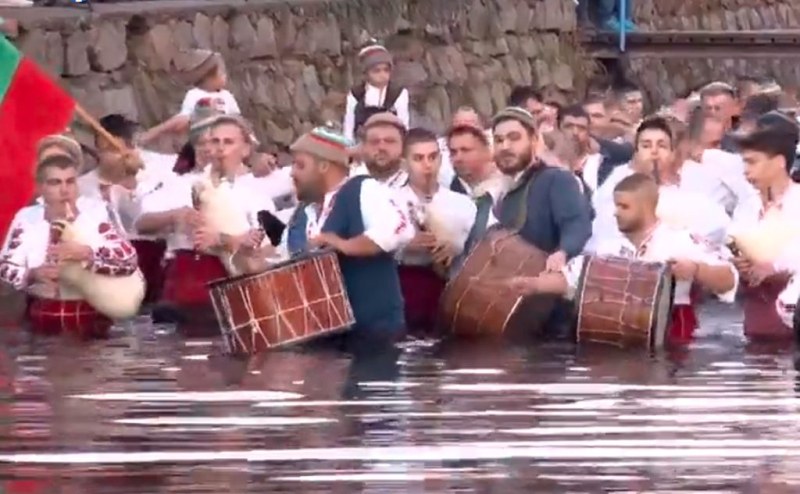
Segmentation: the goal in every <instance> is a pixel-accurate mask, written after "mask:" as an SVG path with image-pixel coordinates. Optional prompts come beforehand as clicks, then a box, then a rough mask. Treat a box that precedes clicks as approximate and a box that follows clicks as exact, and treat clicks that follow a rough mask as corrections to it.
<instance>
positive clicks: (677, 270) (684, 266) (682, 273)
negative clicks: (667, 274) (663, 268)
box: [669, 259, 699, 281]
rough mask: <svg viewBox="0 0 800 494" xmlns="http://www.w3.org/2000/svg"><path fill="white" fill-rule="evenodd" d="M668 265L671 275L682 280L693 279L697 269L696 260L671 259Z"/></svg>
mask: <svg viewBox="0 0 800 494" xmlns="http://www.w3.org/2000/svg"><path fill="white" fill-rule="evenodd" d="M669 267H670V270H671V271H672V274H673V276H675V278H676V279H679V280H682V281H693V280H694V278H695V277H696V276H697V271H698V269H699V265H698V264H697V263H696V262H694V261H689V260H687V259H671V260H670V261H669Z"/></svg>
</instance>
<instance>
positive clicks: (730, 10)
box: [626, 0, 800, 104]
mask: <svg viewBox="0 0 800 494" xmlns="http://www.w3.org/2000/svg"><path fill="white" fill-rule="evenodd" d="M633 4H634V19H635V21H636V24H637V26H638V27H639V29H641V30H643V31H703V30H710V31H759V30H769V29H800V1H797V0H769V1H764V0H699V1H693V2H686V1H682V0H635V1H634V2H633ZM626 69H627V70H626V72H627V73H628V75H629V77H630V78H631V79H633V80H634V81H636V82H638V83H639V84H640V85H641V87H643V88H644V90H645V92H646V93H648V96H649V99H650V100H651V102H653V103H654V104H662V103H665V102H668V101H670V100H672V99H674V98H676V97H683V96H686V95H687V94H688V93H689V92H691V91H692V90H695V89H697V88H698V87H701V86H702V85H704V84H706V83H708V82H711V81H715V80H724V81H728V82H732V81H733V80H734V79H735V78H736V77H737V76H741V75H749V76H768V77H773V78H775V80H777V81H778V82H779V83H781V84H783V85H785V86H789V87H798V86H800V64H797V63H794V62H793V61H792V62H789V63H787V62H786V61H785V60H781V59H780V58H763V59H752V58H751V59H741V58H740V59H736V58H728V59H725V58H711V59H708V58H702V57H698V58H689V59H663V60H658V59H655V58H652V57H649V58H635V57H632V58H631V60H630V61H629V62H628V64H627V67H626Z"/></svg>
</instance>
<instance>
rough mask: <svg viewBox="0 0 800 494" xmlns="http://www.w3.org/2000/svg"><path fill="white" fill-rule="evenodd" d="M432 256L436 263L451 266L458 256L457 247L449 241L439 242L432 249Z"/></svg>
mask: <svg viewBox="0 0 800 494" xmlns="http://www.w3.org/2000/svg"><path fill="white" fill-rule="evenodd" d="M431 257H433V262H434V263H435V264H439V265H441V266H443V267H446V268H449V267H450V264H451V263H452V262H453V259H454V258H455V257H456V249H455V248H454V247H453V246H452V245H450V244H448V243H444V242H442V243H437V244H436V245H434V247H433V250H432V251H431Z"/></svg>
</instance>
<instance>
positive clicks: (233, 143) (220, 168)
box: [136, 115, 275, 324]
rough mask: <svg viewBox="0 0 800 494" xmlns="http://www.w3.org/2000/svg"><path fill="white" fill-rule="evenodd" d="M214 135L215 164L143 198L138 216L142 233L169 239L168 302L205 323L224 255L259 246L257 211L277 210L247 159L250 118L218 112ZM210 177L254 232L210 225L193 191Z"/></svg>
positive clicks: (222, 275)
mask: <svg viewBox="0 0 800 494" xmlns="http://www.w3.org/2000/svg"><path fill="white" fill-rule="evenodd" d="M209 138H210V140H211V147H212V153H213V160H212V165H211V166H209V167H207V169H206V170H205V171H204V173H202V174H186V175H182V176H180V177H178V178H177V179H175V180H172V181H171V182H170V183H169V184H167V185H166V186H165V187H163V188H162V189H161V190H159V191H157V192H156V193H153V194H150V195H148V196H146V197H144V198H143V200H142V205H141V211H142V214H141V216H139V218H138V219H137V220H136V228H137V229H138V231H139V232H141V233H148V234H154V233H156V234H161V235H166V237H167V249H168V252H169V253H168V257H169V258H170V261H169V262H168V264H167V267H166V270H165V273H164V289H163V293H162V302H163V304H164V305H166V306H170V307H173V308H175V309H178V311H179V312H180V314H181V316H180V317H179V319H187V318H188V321H187V322H196V323H202V324H205V323H206V322H210V321H212V320H213V315H212V313H211V299H210V296H209V293H208V288H207V287H206V285H207V283H208V282H210V281H213V280H216V279H219V278H225V277H227V276H228V274H229V273H228V272H227V270H226V268H225V265H224V264H223V262H222V260H221V258H220V257H221V255H224V253H229V254H232V253H235V252H237V251H239V250H240V249H241V248H244V249H246V250H247V249H250V250H253V249H255V247H256V246H257V245H258V244H260V243H261V241H262V239H263V234H261V233H260V232H258V226H257V224H256V221H257V213H258V212H259V211H262V210H266V211H271V212H275V205H274V203H273V202H272V199H270V198H269V197H266V196H264V195H263V194H261V193H260V189H259V187H258V185H257V182H256V180H255V177H253V176H252V174H250V173H249V170H248V168H247V167H246V166H245V165H244V164H243V163H242V162H243V161H244V160H245V158H246V157H247V156H249V154H250V152H251V147H252V133H251V131H250V128H249V125H248V124H247V122H246V121H244V120H243V119H242V118H241V117H239V116H234V115H221V116H218V117H216V119H215V120H214V123H213V124H211V130H210V135H209ZM205 179H208V180H210V181H211V182H212V183H216V185H217V186H218V187H220V188H225V189H227V190H229V191H230V197H232V198H233V199H234V200H233V201H232V204H225V205H222V206H224V207H230V208H231V209H232V210H235V211H236V212H237V213H241V214H244V215H245V216H246V221H247V222H249V223H250V231H248V232H246V233H244V234H241V235H238V236H230V235H224V234H222V233H221V232H219V231H214V230H213V228H210V227H209V225H208V224H207V221H206V219H205V218H203V215H201V214H200V212H199V211H198V210H197V209H196V206H197V205H196V204H195V198H194V191H193V187H194V186H195V184H196V183H197V182H198V181H200V180H205ZM218 254H219V255H218ZM194 316H197V318H195V317H194ZM194 319H197V320H194Z"/></svg>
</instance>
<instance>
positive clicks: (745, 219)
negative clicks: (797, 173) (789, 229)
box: [730, 183, 800, 232]
mask: <svg viewBox="0 0 800 494" xmlns="http://www.w3.org/2000/svg"><path fill="white" fill-rule="evenodd" d="M767 210H770V211H771V214H772V212H773V211H772V210H774V211H778V212H779V214H780V216H781V219H782V220H784V221H786V222H789V223H796V222H797V221H799V220H798V218H800V184H796V183H791V184H790V185H789V187H787V189H786V191H785V192H784V193H783V195H782V196H781V197H778V198H775V200H774V201H773V203H772V204H770V205H768V206H765V205H764V203H763V201H762V200H761V198H760V197H759V199H758V201H757V202H756V201H749V202H747V203H745V204H740V205H739V206H737V207H736V211H735V212H734V213H733V223H732V224H731V227H730V232H737V231H743V230H747V229H750V228H753V227H755V226H756V225H757V224H758V222H759V221H760V220H761V218H762V217H763V215H764V213H766V211H767Z"/></svg>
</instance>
